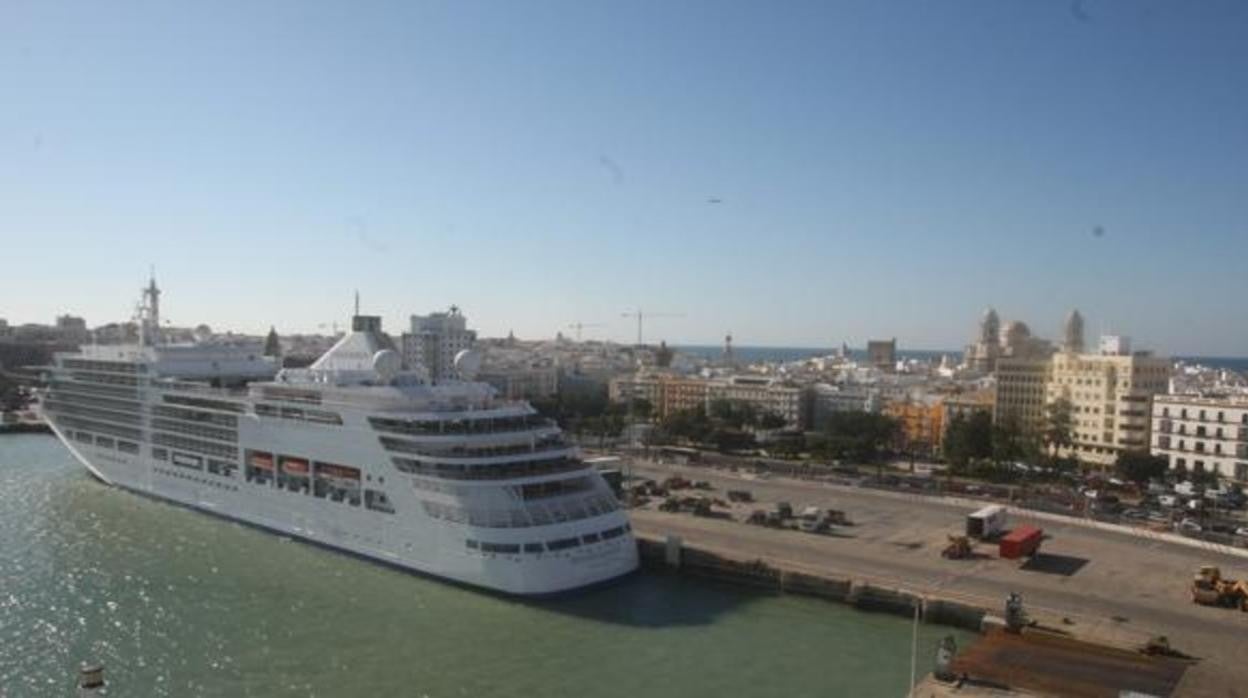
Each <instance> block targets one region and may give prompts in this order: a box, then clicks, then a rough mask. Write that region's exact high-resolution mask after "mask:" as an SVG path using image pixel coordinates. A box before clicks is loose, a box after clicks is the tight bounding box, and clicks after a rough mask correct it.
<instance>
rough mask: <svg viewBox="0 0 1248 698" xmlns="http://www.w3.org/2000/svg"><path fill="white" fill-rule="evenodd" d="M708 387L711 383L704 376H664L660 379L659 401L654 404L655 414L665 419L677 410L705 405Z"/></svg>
mask: <svg viewBox="0 0 1248 698" xmlns="http://www.w3.org/2000/svg"><path fill="white" fill-rule="evenodd" d="M708 389H709V383H708V382H707V381H706V380H705V379H702V378H681V377H679V376H663V377H662V378H661V379H660V381H659V402H658V403H657V404H656V405H655V406H654V409H655V416H656V417H658V418H659V419H665V418H666V417H668V416H669V415H671V414H673V413H675V412H681V411H684V410H691V409H694V408H696V407H702V406H705V405H706V395H707V391H708Z"/></svg>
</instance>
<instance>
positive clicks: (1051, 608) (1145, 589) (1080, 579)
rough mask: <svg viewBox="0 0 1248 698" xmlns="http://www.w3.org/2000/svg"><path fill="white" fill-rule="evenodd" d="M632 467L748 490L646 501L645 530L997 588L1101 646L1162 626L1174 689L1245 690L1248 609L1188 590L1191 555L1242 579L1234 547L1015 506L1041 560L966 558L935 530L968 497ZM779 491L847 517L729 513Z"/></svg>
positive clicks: (962, 596)
mask: <svg viewBox="0 0 1248 698" xmlns="http://www.w3.org/2000/svg"><path fill="white" fill-rule="evenodd" d="M633 474H634V475H636V476H641V477H652V478H655V479H662V478H664V477H667V476H669V475H674V474H675V475H681V476H683V477H686V478H690V479H698V480H706V481H709V482H710V483H711V485H712V486H713V487H714V488H715V491H714V492H712V493H711V494H713V495H715V496H717V497H719V498H721V499H725V498H726V497H724V494H723V493H724V490H727V489H747V490H750V491H751V492H752V493H753V494H754V496H755V497H756V498H757V499H758V500H759V501H758V502H757V503H754V504H747V505H734V506H733V507H732V508H731V509H729V510H728V511H727V512H726V515H725V516H719V517H711V518H698V517H694V516H691V515H689V514H669V513H663V512H659V511H656V510H655V508H654V503H652V504H651V505H650V506H649V507H644V508H639V509H635V510H633V512H632V514H631V515H632V520H633V525H634V528H635V529H636V530H637V531H638V533H639V534H640V535H641V536H643V537H649V538H652V539H655V540H661V539H665V538H666V537H667V536H669V535H675V536H679V537H680V538H681V539H682V540H683V541H684V542H685V544H686V545H687V546H689V547H695V548H698V549H702V550H708V551H713V552H715V553H716V554H720V555H724V556H726V557H731V558H735V559H739V560H742V561H754V560H759V561H762V562H763V563H764V564H765V565H767V566H769V567H775V568H778V569H785V570H791V571H797V572H801V573H806V574H812V575H816V576H823V577H828V576H831V577H836V578H840V579H845V580H854V581H860V582H863V583H868V584H871V585H873V586H874V587H878V588H885V589H895V590H903V591H905V592H907V593H909V594H913V595H916V596H922V597H932V598H940V599H949V600H951V601H954V602H959V603H964V604H967V605H969V606H974V607H979V608H982V609H988V610H990V611H992V612H994V613H998V614H999V613H1000V612H1001V611H1000V610H999V609H1000V608H1001V607H1002V605H1003V602H1004V599H1005V597H1006V596H1007V595H1008V594H1009V593H1010V592H1012V591H1013V592H1019V593H1021V594H1022V596H1023V599H1024V602H1025V605H1026V607H1027V609H1028V612H1029V613H1030V614H1031V615H1032V616H1033V617H1035V618H1037V619H1038V620H1040V622H1041V624H1042V625H1045V626H1047V627H1050V628H1054V629H1056V630H1058V631H1060V632H1063V633H1068V634H1070V635H1071V636H1073V637H1077V638H1081V639H1087V640H1089V641H1094V642H1095V643H1097V644H1100V645H1108V646H1112V647H1118V648H1122V649H1131V650H1134V649H1135V648H1138V647H1139V646H1141V645H1143V644H1144V643H1145V642H1146V641H1147V640H1148V639H1149V638H1150V637H1152V636H1155V635H1165V636H1166V637H1167V638H1168V639H1169V641H1170V643H1171V645H1172V647H1174V648H1175V649H1177V650H1179V651H1181V652H1184V653H1186V654H1188V655H1192V656H1193V657H1196V658H1197V661H1196V662H1195V664H1194V665H1192V666H1191V668H1190V669H1188V670H1187V671H1186V672H1185V673H1184V675H1183V678H1182V680H1181V681H1180V683H1179V684H1178V686H1177V688H1176V690H1175V691H1174V695H1179V696H1219V697H1225V696H1248V662H1244V658H1245V657H1248V614H1243V613H1239V612H1235V611H1231V610H1228V609H1221V608H1210V607H1204V606H1196V605H1194V604H1192V603H1191V600H1190V597H1189V595H1188V591H1187V584H1188V581H1189V580H1190V579H1191V576H1192V574H1193V572H1194V570H1195V569H1196V567H1198V566H1199V565H1201V564H1216V565H1219V566H1221V567H1222V568H1223V571H1224V573H1226V574H1228V576H1238V577H1244V576H1248V563H1246V562H1245V561H1244V560H1243V559H1242V558H1240V557H1238V556H1233V555H1227V554H1224V553H1221V552H1219V551H1217V550H1205V549H1198V548H1192V547H1188V546H1183V545H1177V544H1174V543H1171V542H1169V541H1166V540H1164V539H1148V538H1140V537H1138V536H1132V535H1125V534H1123V533H1121V532H1118V531H1114V530H1103V529H1100V528H1096V527H1088V526H1081V525H1078V522H1063V521H1056V520H1049V518H1048V517H1045V518H1044V519H1041V518H1029V517H1027V516H1026V515H1019V514H1015V515H1014V516H1013V518H1012V520H1011V525H1014V524H1018V523H1028V524H1032V525H1037V526H1040V527H1042V528H1044V529H1045V531H1046V533H1047V534H1048V536H1049V538H1048V540H1046V541H1045V542H1044V545H1043V547H1042V553H1043V554H1042V555H1041V556H1039V558H1037V559H1036V560H1033V561H1031V562H1028V563H1025V564H1022V565H1020V564H1019V563H1018V562H1016V561H1010V560H1003V559H1000V558H998V557H997V556H996V552H995V548H994V547H993V546H989V545H985V544H980V545H979V546H978V547H977V551H976V552H977V553H978V555H977V556H976V557H975V558H974V559H971V560H946V559H944V558H942V557H941V556H940V550H941V548H943V546H944V544H945V542H946V535H947V534H951V533H959V532H961V530H962V528H963V525H964V524H963V522H964V518H965V516H966V514H967V513H969V512H970V511H971V509H972V507H970V506H968V505H966V504H962V503H951V502H945V501H941V500H934V499H931V498H920V497H910V498H907V497H905V496H904V495H903V496H898V495H896V493H889V492H880V491H876V490H870V489H865V488H847V487H838V486H830V485H825V484H821V483H814V482H809V481H800V480H787V479H783V478H771V479H766V480H761V479H753V478H749V477H742V476H739V475H736V474H732V473H729V472H726V471H718V470H711V469H708V468H701V467H696V466H673V465H658V464H654V463H649V462H638V463H636V464H635V465H634V467H633ZM778 501H788V502H791V503H792V504H793V505H794V506H795V508H796V507H801V506H804V505H817V506H823V507H831V508H837V509H841V510H844V511H845V512H846V513H847V514H848V515H849V518H850V519H851V520H852V521H853V522H854V523H855V525H853V526H848V527H839V528H838V529H837V530H836V531H835V532H834V534H833V535H814V534H806V533H801V532H796V531H787V530H776V529H768V528H762V527H758V526H749V525H746V524H744V523H742V522H741V521H740V519H743V518H744V517H745V516H746V515H748V512H749V511H750V510H752V509H754V508H767V507H769V506H771V505H772V504H774V503H775V502H778Z"/></svg>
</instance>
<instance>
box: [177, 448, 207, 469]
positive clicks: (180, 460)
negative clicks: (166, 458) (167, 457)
mask: <svg viewBox="0 0 1248 698" xmlns="http://www.w3.org/2000/svg"><path fill="white" fill-rule="evenodd" d="M173 464H174V465H180V466H182V467H183V468H194V469H195V470H202V469H203V467H204V459H203V458H200V457H199V456H193V455H191V454H189V453H177V452H174V454H173Z"/></svg>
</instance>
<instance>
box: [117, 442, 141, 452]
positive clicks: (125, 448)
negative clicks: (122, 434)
mask: <svg viewBox="0 0 1248 698" xmlns="http://www.w3.org/2000/svg"><path fill="white" fill-rule="evenodd" d="M117 450H118V451H121V452H122V453H132V454H137V453H138V452H139V445H138V444H136V443H131V442H129V441H118V442H117Z"/></svg>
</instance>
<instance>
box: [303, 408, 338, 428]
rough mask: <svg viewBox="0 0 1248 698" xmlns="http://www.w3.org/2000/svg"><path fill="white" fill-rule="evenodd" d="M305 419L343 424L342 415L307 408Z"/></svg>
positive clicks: (320, 422) (318, 422) (322, 422)
mask: <svg viewBox="0 0 1248 698" xmlns="http://www.w3.org/2000/svg"><path fill="white" fill-rule="evenodd" d="M304 419H306V420H308V421H309V422H315V423H317V424H334V425H339V424H342V417H340V416H339V415H337V414H335V413H333V412H321V411H320V410H307V411H306V412H304Z"/></svg>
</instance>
